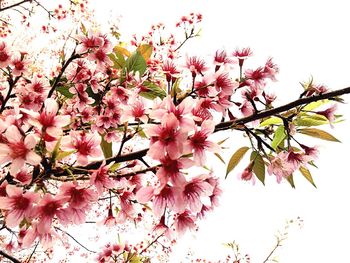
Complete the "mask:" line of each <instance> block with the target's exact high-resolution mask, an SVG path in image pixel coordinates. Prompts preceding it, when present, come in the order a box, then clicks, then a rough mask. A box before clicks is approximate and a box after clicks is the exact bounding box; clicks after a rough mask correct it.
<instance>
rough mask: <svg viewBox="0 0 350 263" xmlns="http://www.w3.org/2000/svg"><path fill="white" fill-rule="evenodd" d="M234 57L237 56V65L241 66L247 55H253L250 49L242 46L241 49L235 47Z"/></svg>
mask: <svg viewBox="0 0 350 263" xmlns="http://www.w3.org/2000/svg"><path fill="white" fill-rule="evenodd" d="M232 55H233V56H234V57H237V58H238V63H239V66H240V67H242V66H243V63H244V60H245V59H247V58H248V57H250V56H252V55H253V52H252V51H251V50H250V48H249V47H248V48H242V49H238V48H237V49H236V50H235V51H234V52H233V54H232Z"/></svg>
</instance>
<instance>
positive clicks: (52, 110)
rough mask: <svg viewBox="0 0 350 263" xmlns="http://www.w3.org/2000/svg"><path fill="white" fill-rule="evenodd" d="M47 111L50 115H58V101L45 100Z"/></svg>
mask: <svg viewBox="0 0 350 263" xmlns="http://www.w3.org/2000/svg"><path fill="white" fill-rule="evenodd" d="M45 111H46V112H47V113H48V114H50V115H56V113H57V111H58V104H57V102H56V100H54V99H52V98H48V99H46V100H45Z"/></svg>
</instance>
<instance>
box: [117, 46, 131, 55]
mask: <svg viewBox="0 0 350 263" xmlns="http://www.w3.org/2000/svg"><path fill="white" fill-rule="evenodd" d="M113 51H114V52H115V53H119V54H122V55H123V56H126V57H130V55H131V53H130V52H129V50H127V49H126V48H123V47H122V46H115V47H114V48H113Z"/></svg>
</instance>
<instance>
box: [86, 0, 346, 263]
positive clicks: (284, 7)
mask: <svg viewBox="0 0 350 263" xmlns="http://www.w3.org/2000/svg"><path fill="white" fill-rule="evenodd" d="M91 2H94V4H96V16H97V17H98V18H99V19H101V20H100V22H101V23H103V22H102V21H105V20H106V17H117V16H118V15H122V18H121V23H120V29H121V31H122V33H123V34H133V33H136V34H142V33H145V32H147V30H148V29H149V28H150V26H151V24H154V23H157V22H164V23H165V24H167V25H169V28H172V25H174V24H175V22H176V21H177V20H178V19H179V18H180V17H181V16H182V15H187V14H188V13H189V12H192V11H193V12H201V13H202V14H203V15H204V22H203V26H202V28H203V31H202V37H201V38H200V39H198V40H195V41H193V42H192V43H189V44H188V45H187V46H186V51H188V52H189V53H191V52H200V53H203V54H213V53H214V52H215V51H216V49H218V48H223V47H224V48H226V49H227V50H229V51H232V50H234V49H235V48H236V47H243V46H250V47H251V48H252V49H253V51H254V53H255V54H256V55H255V56H254V59H251V65H252V67H254V66H259V65H260V64H262V63H264V62H265V60H266V58H268V57H269V56H272V57H274V59H275V62H276V63H277V64H278V65H279V66H280V69H281V72H280V75H279V77H278V79H279V82H278V83H277V84H276V85H275V86H276V87H277V93H278V94H279V95H281V97H282V99H281V100H280V103H283V102H287V101H288V100H292V99H296V98H297V96H298V94H299V93H300V86H299V82H300V81H304V80H307V79H308V78H309V77H310V76H311V75H312V76H313V77H314V79H315V80H316V82H319V83H324V84H326V85H327V86H328V87H330V88H332V89H340V88H345V87H347V86H348V85H350V78H349V76H350V74H349V68H350V67H349V64H350V49H349V47H350V37H349V27H348V25H349V18H348V10H349V7H350V6H348V4H347V1H345V0H344V1H334V0H333V1H322V0H319V1H300V0H294V1H278V0H276V1H273V0H265V1H261V0H244V1H242V0H241V1H232V0H231V1H229V0H227V1H199V0H197V1H194V0H177V1H165V0H163V1H151V0H150V1H112V0H111V1H108V0H105V1H103V0H99V1H93V0H91ZM111 10H112V11H111ZM346 100H347V101H350V97H349V96H347V97H346ZM341 112H342V113H343V114H345V117H346V118H347V119H350V105H345V107H342V111H341ZM349 131H350V121H349V120H348V121H346V122H344V123H341V124H339V125H336V128H335V129H334V130H332V133H333V134H334V135H335V136H336V137H338V138H339V139H340V140H341V141H342V142H343V143H342V144H335V143H327V142H324V141H316V140H315V141H311V140H309V139H308V138H305V140H304V142H310V144H311V143H312V142H315V143H316V144H318V145H323V147H322V148H321V157H320V160H319V161H318V162H317V165H318V166H319V169H318V170H315V169H313V170H311V171H312V174H313V176H314V180H315V182H316V184H317V187H318V188H317V189H314V188H313V187H312V186H311V185H310V184H308V182H307V181H306V180H305V179H304V178H302V177H301V175H296V176H295V182H296V185H297V189H295V190H293V189H291V188H290V187H289V185H287V184H281V185H277V184H276V183H275V180H274V178H268V180H267V186H265V187H263V186H261V185H260V184H259V183H257V184H256V185H255V186H251V185H250V184H245V183H243V182H240V181H238V180H237V179H236V176H235V175H234V174H232V175H231V177H230V178H229V179H228V180H227V181H225V182H224V184H225V186H224V187H225V189H226V191H225V194H224V196H223V198H222V201H221V207H220V208H218V209H217V210H216V211H215V212H214V213H212V214H210V215H209V216H208V219H207V220H206V221H205V222H204V223H203V224H202V228H201V230H200V232H199V233H198V235H197V237H196V238H195V237H192V236H191V235H189V236H187V237H186V239H185V240H184V241H180V242H179V243H180V245H179V246H177V247H175V248H174V250H175V252H176V257H175V256H174V260H173V261H172V262H179V259H180V258H185V255H186V252H187V247H188V246H190V245H191V246H192V247H193V250H194V252H196V254H197V255H198V256H201V257H208V258H209V259H210V258H213V259H215V258H217V257H216V256H217V255H222V256H224V255H225V254H226V252H229V250H226V249H224V248H223V246H222V243H223V242H229V241H232V240H236V241H237V242H238V243H239V244H240V245H241V248H242V250H243V251H245V252H248V253H250V255H251V257H252V262H262V261H263V260H264V259H265V257H266V256H267V253H269V250H270V249H271V247H272V245H273V244H274V242H275V239H274V234H275V232H276V231H277V230H278V229H280V228H282V227H283V226H284V222H285V220H286V219H292V218H296V217H297V216H300V217H302V218H303V219H304V227H303V229H302V230H299V231H294V232H293V231H292V233H293V234H292V235H291V236H290V238H289V239H288V240H287V242H285V245H284V248H282V249H281V250H280V252H279V253H278V254H279V255H280V262H283V263H292V262H293V263H295V262H346V261H348V260H350V255H348V253H349V252H348V251H349V250H348V244H349V242H350V240H349V237H350V227H349V222H350V215H349V214H348V207H349V200H350V192H349V190H348V189H349V185H350V174H349V169H348V162H349V157H348V156H349V155H348V154H347V151H348V149H349V146H350V136H349ZM237 138H238V139H237V141H239V142H236V141H235V139H234V138H233V139H232V141H231V142H230V147H231V149H230V150H229V151H227V155H226V157H225V159H226V160H228V159H229V157H230V154H232V153H233V152H234V151H235V150H236V149H237V148H238V147H240V145H241V141H242V140H241V137H237ZM247 143H248V142H247ZM242 168H243V167H242ZM238 170H239V169H238ZM238 170H236V171H238ZM215 171H217V175H218V176H221V177H224V171H225V167H224V166H223V165H222V166H221V167H220V168H217V167H215ZM183 262H186V261H185V260H184V261H183Z"/></svg>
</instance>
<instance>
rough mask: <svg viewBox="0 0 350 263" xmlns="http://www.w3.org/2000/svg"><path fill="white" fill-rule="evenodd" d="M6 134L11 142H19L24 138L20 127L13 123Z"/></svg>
mask: <svg viewBox="0 0 350 263" xmlns="http://www.w3.org/2000/svg"><path fill="white" fill-rule="evenodd" d="M5 136H6V139H7V140H8V141H9V142H10V143H17V142H20V141H21V140H22V135H21V133H20V132H19V130H18V128H17V127H16V126H14V125H11V126H10V127H8V128H7V130H6V132H5Z"/></svg>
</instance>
